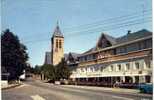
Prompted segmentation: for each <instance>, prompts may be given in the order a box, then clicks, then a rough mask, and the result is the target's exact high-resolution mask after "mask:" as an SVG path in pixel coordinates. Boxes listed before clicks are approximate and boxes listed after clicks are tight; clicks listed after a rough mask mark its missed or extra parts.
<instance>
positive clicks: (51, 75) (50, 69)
mask: <svg viewBox="0 0 154 100" xmlns="http://www.w3.org/2000/svg"><path fill="white" fill-rule="evenodd" d="M42 74H44V76H45V77H46V78H47V79H50V80H52V81H54V80H55V77H56V73H55V67H54V66H53V65H49V64H45V65H43V66H42Z"/></svg>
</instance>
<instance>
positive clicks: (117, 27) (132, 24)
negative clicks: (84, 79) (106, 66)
mask: <svg viewBox="0 0 154 100" xmlns="http://www.w3.org/2000/svg"><path fill="white" fill-rule="evenodd" d="M148 22H151V20H147V21H146V20H145V21H144V22H142V21H141V22H135V23H127V24H124V25H120V26H116V27H112V28H108V29H105V28H104V29H101V30H100V31H102V30H115V29H119V28H123V27H127V26H134V25H138V24H142V23H148ZM97 31H98V30H97ZM97 31H95V32H97ZM88 33H94V32H88ZM70 35H71V36H73V35H83V34H70ZM70 35H69V37H70ZM49 40H50V39H49V38H46V39H42V40H35V41H26V42H24V43H36V42H38V41H39V42H43V41H44V42H45V41H49Z"/></svg>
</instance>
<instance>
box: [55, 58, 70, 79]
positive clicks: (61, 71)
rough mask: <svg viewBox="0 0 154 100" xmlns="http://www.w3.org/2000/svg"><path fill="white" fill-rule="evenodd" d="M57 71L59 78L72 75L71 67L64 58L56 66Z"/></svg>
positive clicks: (66, 77) (57, 77)
mask: <svg viewBox="0 0 154 100" xmlns="http://www.w3.org/2000/svg"><path fill="white" fill-rule="evenodd" d="M55 71H56V79H57V80H60V79H68V78H69V76H70V75H71V72H70V69H69V68H68V66H67V64H66V62H65V60H64V59H62V61H61V62H60V63H59V64H58V65H56V66H55Z"/></svg>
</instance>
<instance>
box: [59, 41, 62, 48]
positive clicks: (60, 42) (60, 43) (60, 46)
mask: <svg viewBox="0 0 154 100" xmlns="http://www.w3.org/2000/svg"><path fill="white" fill-rule="evenodd" d="M59 48H62V41H61V40H59Z"/></svg>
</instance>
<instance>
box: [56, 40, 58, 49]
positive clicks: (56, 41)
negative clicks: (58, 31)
mask: <svg viewBox="0 0 154 100" xmlns="http://www.w3.org/2000/svg"><path fill="white" fill-rule="evenodd" d="M56 48H58V39H57V40H56Z"/></svg>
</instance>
